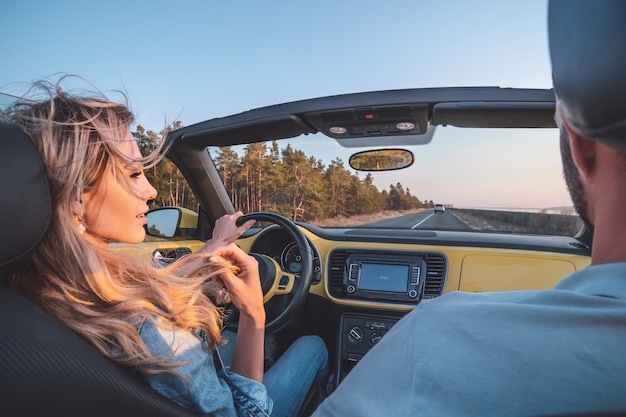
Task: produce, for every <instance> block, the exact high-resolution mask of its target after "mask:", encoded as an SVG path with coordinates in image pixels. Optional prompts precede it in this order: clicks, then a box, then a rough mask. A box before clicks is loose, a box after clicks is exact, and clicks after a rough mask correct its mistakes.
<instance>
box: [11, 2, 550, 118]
mask: <svg viewBox="0 0 626 417" xmlns="http://www.w3.org/2000/svg"><path fill="white" fill-rule="evenodd" d="M546 10H547V5H546V1H545V0H507V1H501V0H476V1H465V0H463V1H461V0H437V1H425V0H424V1H420V0H387V1H380V0H375V1H372V0H359V1H356V0H354V1H352V0H343V1H337V0H318V1H315V2H312V1H298V0H278V1H257V0H254V1H253V0H249V1H237V0H232V1H220V0H184V1H181V2H173V1H162V0H149V1H134V0H125V1H120V0H107V1H84V0H81V1H75V0H58V1H47V0H20V1H6V2H5V3H4V4H3V6H2V13H1V14H0V22H1V23H0V39H1V41H0V62H1V65H0V91H4V92H8V93H17V94H19V93H21V92H23V91H24V85H25V84H24V83H25V82H26V83H27V82H30V81H32V80H35V79H39V78H41V77H45V76H49V75H51V74H54V73H57V72H66V73H72V74H78V75H80V76H83V77H85V78H86V79H87V80H89V81H90V82H92V83H93V84H94V85H95V86H96V87H98V88H100V89H101V90H104V91H108V90H113V89H125V90H126V91H127V93H128V94H129V95H130V97H131V100H132V107H133V110H134V111H135V112H136V113H137V115H138V121H139V122H140V123H141V124H143V125H144V126H145V127H147V128H152V129H154V130H158V129H160V128H161V127H162V126H163V122H164V120H165V118H167V119H168V120H169V121H173V120H174V119H180V120H181V121H182V122H183V123H184V124H191V123H195V122H198V121H201V120H205V119H209V118H213V117H218V116H225V115H229V114H232V113H238V112H241V111H244V110H248V109H250V108H255V107H261V106H265V105H271V104H276V103H280V102H284V101H292V100H299V99H304V98H310V97H317V96H323V95H332V94H342V93H351V92H358V91H367V90H382V89H393V88H419V87H433V86H459V85H497V86H501V87H541V88H544V87H550V85H551V83H550V70H549V59H548V50H547V40H546ZM20 83H21V84H20Z"/></svg>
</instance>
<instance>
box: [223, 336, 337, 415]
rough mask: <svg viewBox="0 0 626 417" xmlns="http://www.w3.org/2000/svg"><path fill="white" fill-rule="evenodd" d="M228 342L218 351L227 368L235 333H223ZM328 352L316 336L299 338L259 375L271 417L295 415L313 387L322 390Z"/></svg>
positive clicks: (326, 373) (324, 383)
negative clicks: (263, 373) (315, 386)
mask: <svg viewBox="0 0 626 417" xmlns="http://www.w3.org/2000/svg"><path fill="white" fill-rule="evenodd" d="M222 337H224V338H225V339H227V340H228V343H227V344H226V345H225V346H223V347H221V348H220V349H219V351H220V356H221V357H222V360H223V361H224V364H226V365H230V362H231V360H232V353H233V349H234V346H235V339H236V335H235V333H232V332H228V331H225V332H224V333H223V334H222ZM327 377H328V351H327V349H326V344H325V343H324V341H323V340H322V339H321V338H320V337H318V336H302V337H300V338H299V339H297V340H296V341H295V342H293V343H292V344H291V346H289V347H288V348H287V350H286V351H285V353H283V354H282V355H281V356H280V358H278V360H277V361H276V363H275V364H274V365H273V366H272V367H271V368H270V369H269V370H268V371H267V372H266V373H265V375H264V376H263V385H265V387H266V388H267V393H268V395H269V397H270V398H271V399H272V401H273V402H274V409H273V410H272V417H292V416H296V415H298V411H300V408H301V407H302V403H303V402H304V399H305V398H306V395H307V394H308V392H309V390H310V389H311V387H312V386H313V384H320V385H321V386H322V387H323V388H325V387H326V379H327Z"/></svg>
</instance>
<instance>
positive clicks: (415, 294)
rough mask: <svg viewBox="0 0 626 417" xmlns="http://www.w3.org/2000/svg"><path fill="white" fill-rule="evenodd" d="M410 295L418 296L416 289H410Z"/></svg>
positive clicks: (412, 296)
mask: <svg viewBox="0 0 626 417" xmlns="http://www.w3.org/2000/svg"><path fill="white" fill-rule="evenodd" d="M409 297H411V298H415V297H417V291H415V290H411V291H409Z"/></svg>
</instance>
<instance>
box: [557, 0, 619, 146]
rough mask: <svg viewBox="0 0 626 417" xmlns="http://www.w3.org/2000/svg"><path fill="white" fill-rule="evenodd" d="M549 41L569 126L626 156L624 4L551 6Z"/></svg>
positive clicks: (601, 0)
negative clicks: (625, 153) (617, 149)
mask: <svg viewBox="0 0 626 417" xmlns="http://www.w3.org/2000/svg"><path fill="white" fill-rule="evenodd" d="M548 38H549V46H550V57H551V60H552V81H553V84H554V91H555V93H556V95H557V96H558V98H559V99H560V100H561V103H562V105H563V110H564V113H565V117H567V119H568V120H569V122H570V124H571V126H572V127H573V128H574V129H575V130H576V131H578V132H579V133H580V134H581V135H583V136H587V137H591V138H594V139H597V140H599V141H601V142H603V143H606V144H607V145H610V146H613V147H615V148H619V149H621V150H624V151H626V1H623V0H550V1H549V4H548Z"/></svg>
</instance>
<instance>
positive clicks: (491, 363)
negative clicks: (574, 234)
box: [314, 0, 626, 417]
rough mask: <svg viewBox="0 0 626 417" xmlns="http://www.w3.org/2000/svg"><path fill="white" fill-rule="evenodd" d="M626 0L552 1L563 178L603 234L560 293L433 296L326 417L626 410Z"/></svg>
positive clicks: (370, 359) (340, 392)
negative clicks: (582, 267)
mask: <svg viewBox="0 0 626 417" xmlns="http://www.w3.org/2000/svg"><path fill="white" fill-rule="evenodd" d="M625 23H626V2H623V1H614V0H598V1H593V2H592V1H577V0H576V1H575V0H571V1H570V0H550V2H549V6H548V34H549V42H550V53H551V62H552V77H553V83H554V88H555V92H556V95H557V110H556V120H557V123H558V125H559V128H560V133H561V152H562V159H563V171H564V175H565V179H566V183H567V186H568V189H569V190H570V194H571V197H572V201H573V203H574V206H575V208H576V210H577V211H578V213H579V215H580V216H581V218H582V219H583V221H585V222H586V223H587V224H588V227H590V228H593V229H594V230H595V232H594V235H593V249H592V261H591V266H590V267H589V268H586V269H585V270H582V271H578V272H575V273H573V274H571V275H570V276H568V277H565V278H564V279H563V280H562V281H561V282H559V283H558V284H557V285H556V287H555V288H554V289H552V290H543V291H519V292H500V293H476V294H469V293H461V292H457V293H451V294H447V295H445V296H442V297H439V298H436V299H432V300H426V301H422V302H421V303H420V304H419V305H418V306H417V308H415V310H414V311H413V312H411V313H409V314H408V315H407V316H405V317H404V318H403V319H402V320H401V321H400V322H398V323H397V324H396V325H395V326H394V327H393V328H392V330H391V331H390V332H389V333H388V334H387V335H385V337H384V338H383V339H382V340H381V342H380V343H379V344H378V345H376V346H375V347H374V348H373V349H372V350H371V351H370V352H369V353H368V354H367V355H365V357H364V358H363V359H362V360H361V361H360V362H359V364H357V366H356V367H355V368H354V369H353V370H352V371H351V373H350V374H348V376H347V377H346V378H345V379H344V380H343V382H342V383H341V384H340V385H339V387H338V388H337V390H336V391H335V392H334V393H333V394H332V395H331V396H330V397H329V398H327V399H326V401H325V402H323V403H322V404H321V406H320V407H319V408H318V410H317V411H316V413H315V414H314V416H315V417H326V416H341V417H346V416H377V417H378V416H394V417H400V416H418V415H424V416H429V417H432V416H460V415H476V416H483V417H485V416H533V415H549V414H561V413H590V415H591V414H593V413H596V412H601V411H605V412H611V411H613V412H614V411H621V412H625V411H626V355H625V354H624V347H625V346H626V239H624V236H626V216H625V215H624V213H625V212H626V211H625V210H626V24H625Z"/></svg>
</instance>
